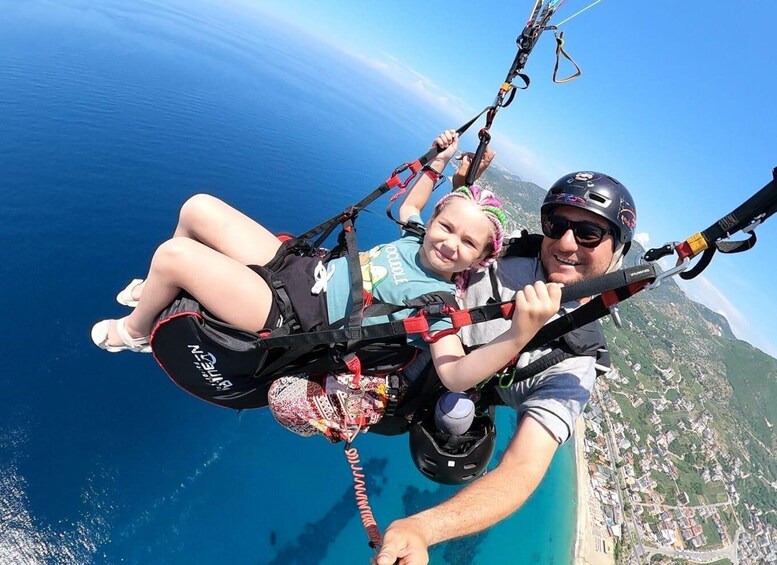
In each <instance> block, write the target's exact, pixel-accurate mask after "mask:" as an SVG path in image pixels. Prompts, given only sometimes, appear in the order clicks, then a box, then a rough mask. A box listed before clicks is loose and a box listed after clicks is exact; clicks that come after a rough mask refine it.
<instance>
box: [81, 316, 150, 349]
mask: <svg viewBox="0 0 777 565" xmlns="http://www.w3.org/2000/svg"><path fill="white" fill-rule="evenodd" d="M125 320H126V318H121V319H119V320H102V321H101V322H97V323H96V324H95V325H94V327H92V341H93V342H94V344H95V345H96V346H97V347H99V348H100V349H104V350H105V351H108V352H109V353H118V352H119V351H134V352H135V353H151V345H150V344H149V342H148V338H149V336H146V337H138V338H134V337H132V336H131V335H130V334H129V332H127V328H126V326H125ZM114 321H115V322H116V333H118V334H119V337H120V338H121V341H122V342H123V343H124V344H123V345H108V328H109V326H110V325H111V322H114Z"/></svg>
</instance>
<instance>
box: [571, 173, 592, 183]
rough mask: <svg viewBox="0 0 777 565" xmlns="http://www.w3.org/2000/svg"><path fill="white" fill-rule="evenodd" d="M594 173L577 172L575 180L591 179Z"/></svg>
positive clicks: (585, 180)
mask: <svg viewBox="0 0 777 565" xmlns="http://www.w3.org/2000/svg"><path fill="white" fill-rule="evenodd" d="M593 178H594V175H593V173H577V174H576V175H575V180H578V181H581V182H588V181H589V180H591V179H593Z"/></svg>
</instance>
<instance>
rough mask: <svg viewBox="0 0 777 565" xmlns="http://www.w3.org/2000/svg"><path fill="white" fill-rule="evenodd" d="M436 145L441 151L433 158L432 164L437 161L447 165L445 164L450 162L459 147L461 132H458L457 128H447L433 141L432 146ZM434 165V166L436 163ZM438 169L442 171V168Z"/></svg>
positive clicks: (443, 165)
mask: <svg viewBox="0 0 777 565" xmlns="http://www.w3.org/2000/svg"><path fill="white" fill-rule="evenodd" d="M435 146H436V147H437V148H438V149H440V153H439V154H438V155H437V157H435V158H434V159H433V160H432V162H431V163H430V165H432V163H435V162H437V164H439V165H442V167H445V165H447V164H448V161H450V160H451V157H453V155H454V153H456V149H457V148H458V147H459V134H458V133H456V130H455V129H446V130H445V131H444V132H442V133H441V134H440V135H438V136H437V137H436V138H435V140H434V141H433V142H432V147H435ZM432 166H433V167H434V165H432ZM438 170H439V171H442V168H440V169H438Z"/></svg>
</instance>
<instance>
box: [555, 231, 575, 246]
mask: <svg viewBox="0 0 777 565" xmlns="http://www.w3.org/2000/svg"><path fill="white" fill-rule="evenodd" d="M558 244H559V247H561V248H562V249H571V250H574V249H577V247H578V245H577V241H576V240H575V234H574V232H573V231H572V230H571V229H568V230H567V231H565V232H564V235H562V236H561V237H560V238H559V240H558Z"/></svg>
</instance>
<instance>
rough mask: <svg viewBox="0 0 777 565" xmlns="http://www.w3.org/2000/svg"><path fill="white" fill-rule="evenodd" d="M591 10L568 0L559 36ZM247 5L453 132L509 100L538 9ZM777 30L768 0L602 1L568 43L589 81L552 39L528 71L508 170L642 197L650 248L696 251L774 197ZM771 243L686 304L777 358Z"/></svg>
mask: <svg viewBox="0 0 777 565" xmlns="http://www.w3.org/2000/svg"><path fill="white" fill-rule="evenodd" d="M589 4H590V2H589V1H585V2H583V1H577V0H569V1H568V2H566V4H564V5H563V6H562V7H561V9H560V10H559V12H558V13H557V15H556V17H555V22H560V21H562V20H563V19H565V18H567V17H568V16H571V15H573V14H574V13H575V12H577V11H578V10H580V9H582V8H585V7H586V6H588V5H589ZM232 5H233V6H237V7H239V8H240V9H247V10H253V11H257V12H266V13H270V14H272V15H273V16H275V17H276V18H279V19H281V20H284V21H287V22H289V23H290V24H292V25H294V26H296V27H298V28H300V29H302V30H304V31H305V32H307V33H309V34H311V35H314V36H316V37H318V38H320V39H322V40H324V41H326V42H328V43H330V44H332V45H333V46H335V47H337V48H338V49H339V50H341V51H343V52H345V53H346V54H349V55H350V56H353V57H355V58H358V59H361V60H362V62H363V64H364V65H367V66H370V67H372V68H373V69H375V70H376V71H377V72H381V73H384V74H386V75H387V76H389V77H390V78H394V79H395V80H397V81H398V82H400V83H402V84H403V85H404V86H405V87H406V88H407V89H408V90H410V91H412V92H414V93H415V94H416V95H417V96H418V97H419V98H421V99H422V100H426V101H428V102H429V104H430V112H437V113H439V114H441V115H449V116H450V117H451V126H452V127H456V126H458V125H459V124H460V123H462V122H463V121H465V119H466V118H468V117H471V116H472V115H474V114H475V113H477V111H479V110H480V109H482V108H483V107H485V106H487V105H488V104H490V103H491V101H492V100H493V99H494V96H495V94H496V91H497V89H498V87H499V85H500V84H501V81H502V80H503V79H504V77H505V74H506V72H507V69H508V67H509V65H510V63H511V62H512V60H513V57H514V56H515V39H516V37H517V35H518V33H519V32H520V30H521V29H522V28H523V25H524V23H525V21H526V18H527V16H528V12H529V10H530V8H531V2H530V1H528V0H520V1H516V0H510V1H494V2H490V3H488V9H484V8H482V7H480V6H479V5H478V4H475V3H472V2H463V1H457V0H451V1H448V2H445V3H437V2H435V3H425V4H421V3H417V2H410V1H407V0H397V1H394V2H391V3H377V2H359V1H356V0H328V1H327V2H316V1H313V0H284V2H275V1H269V0H261V1H258V2H256V1H254V2H248V1H247V0H246V1H245V2H240V1H237V0H233V2H232ZM776 20H777V2H771V1H766V0H740V1H737V2H676V1H671V2H670V1H669V0H651V1H650V2H636V1H633V0H602V1H601V2H600V3H599V4H597V5H596V6H594V7H592V8H591V9H590V10H588V11H586V12H585V13H583V14H581V15H579V16H577V17H575V18H573V19H572V20H570V21H569V22H567V23H565V24H564V25H563V26H562V28H561V29H563V30H564V31H565V32H566V35H565V39H566V45H565V46H566V48H567V51H568V52H569V53H570V55H572V57H573V58H574V59H575V60H576V61H577V62H578V64H579V65H580V66H581V67H582V69H583V76H582V77H580V78H579V79H577V80H576V81H574V82H572V83H569V84H564V85H557V84H553V83H552V82H551V72H552V67H553V61H554V48H555V42H554V41H553V36H552V34H551V33H546V34H544V35H543V36H542V38H541V40H540V42H539V44H538V45H537V47H536V48H535V50H534V52H533V53H532V55H531V57H530V59H529V62H528V64H527V67H526V71H527V73H528V74H529V75H530V77H531V79H532V83H531V86H530V88H529V89H528V90H526V91H523V92H520V93H518V96H517V97H516V100H515V101H514V102H513V104H512V106H510V107H509V108H506V109H504V110H502V111H500V112H499V115H498V117H497V120H496V122H495V125H494V127H493V129H492V133H493V135H494V139H493V141H492V146H493V148H494V149H495V150H496V151H497V154H498V157H497V160H498V161H499V162H500V163H501V164H502V165H504V166H506V167H508V168H510V169H512V170H514V171H515V172H517V173H519V174H521V175H522V176H524V177H525V178H526V179H527V180H532V181H534V182H537V183H538V184H540V185H541V186H548V185H549V184H550V183H551V182H552V181H553V180H555V179H556V178H558V177H559V176H561V175H562V174H564V173H566V172H569V171H571V170H577V169H593V170H600V171H605V172H607V173H609V174H611V175H613V176H615V177H616V178H618V179H619V180H621V182H623V183H624V184H625V185H626V186H628V187H629V188H630V189H631V191H632V193H633V194H634V195H635V197H636V199H637V206H638V210H639V225H638V232H640V237H641V239H642V241H643V243H646V244H647V246H658V245H661V244H663V243H665V242H667V241H674V240H682V239H685V238H686V237H688V236H690V235H691V234H693V233H695V232H696V231H699V230H701V229H704V228H706V227H707V226H708V225H709V224H711V223H712V222H713V221H715V220H717V219H718V218H719V217H721V216H722V215H723V214H725V213H727V212H729V211H730V210H732V209H733V208H734V207H736V206H737V205H738V204H740V203H741V202H742V201H744V200H745V199H746V198H747V197H748V196H750V195H751V194H752V193H754V192H755V191H756V190H758V189H760V188H761V187H762V186H763V185H765V184H766V183H767V182H768V181H769V179H770V178H771V170H772V168H773V167H774V166H777V142H775V137H774V133H775V131H777V119H775V117H774V116H775V115H777V112H775V111H774V109H773V108H772V107H771V106H772V101H773V99H774V93H775V92H776V91H777V74H775V73H774V72H773V61H775V60H777V48H776V47H775V44H774V42H773V40H772V39H771V38H772V36H773V22H774V21H776ZM311 57H315V53H311ZM465 142H466V139H465ZM465 144H466V143H465ZM469 145H470V146H471V147H473V148H474V145H475V141H473V140H470V143H469ZM758 233H759V244H758V246H757V247H756V248H755V249H753V250H752V251H750V252H747V253H745V254H743V255H740V256H733V255H730V256H723V255H718V256H717V257H716V259H715V261H714V262H713V265H712V266H711V267H710V268H708V269H707V271H705V273H704V275H703V276H702V277H699V278H698V279H696V280H695V281H693V282H692V283H690V284H686V285H685V289H686V291H687V292H688V294H689V295H690V296H691V297H692V298H694V299H697V300H700V301H702V302H704V303H705V304H707V305H708V306H710V307H711V308H713V309H714V310H716V311H719V312H721V313H723V314H725V315H726V317H727V318H728V319H729V321H730V322H731V325H732V327H733V329H734V331H735V333H736V334H737V335H738V336H739V337H741V338H743V339H746V340H748V341H750V342H751V343H753V344H754V345H756V346H758V347H760V348H761V349H764V350H765V351H767V352H769V353H771V354H772V355H777V340H775V339H773V338H772V336H771V333H772V332H771V331H770V329H771V327H770V326H771V325H772V320H774V319H777V303H776V302H775V299H774V297H773V296H772V295H770V293H768V292H767V291H768V287H769V286H771V285H770V284H769V281H771V280H773V279H774V277H775V266H774V262H773V259H774V258H775V257H777V219H773V220H771V223H767V224H765V225H764V226H762V228H761V229H760V230H759V232H758Z"/></svg>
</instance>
